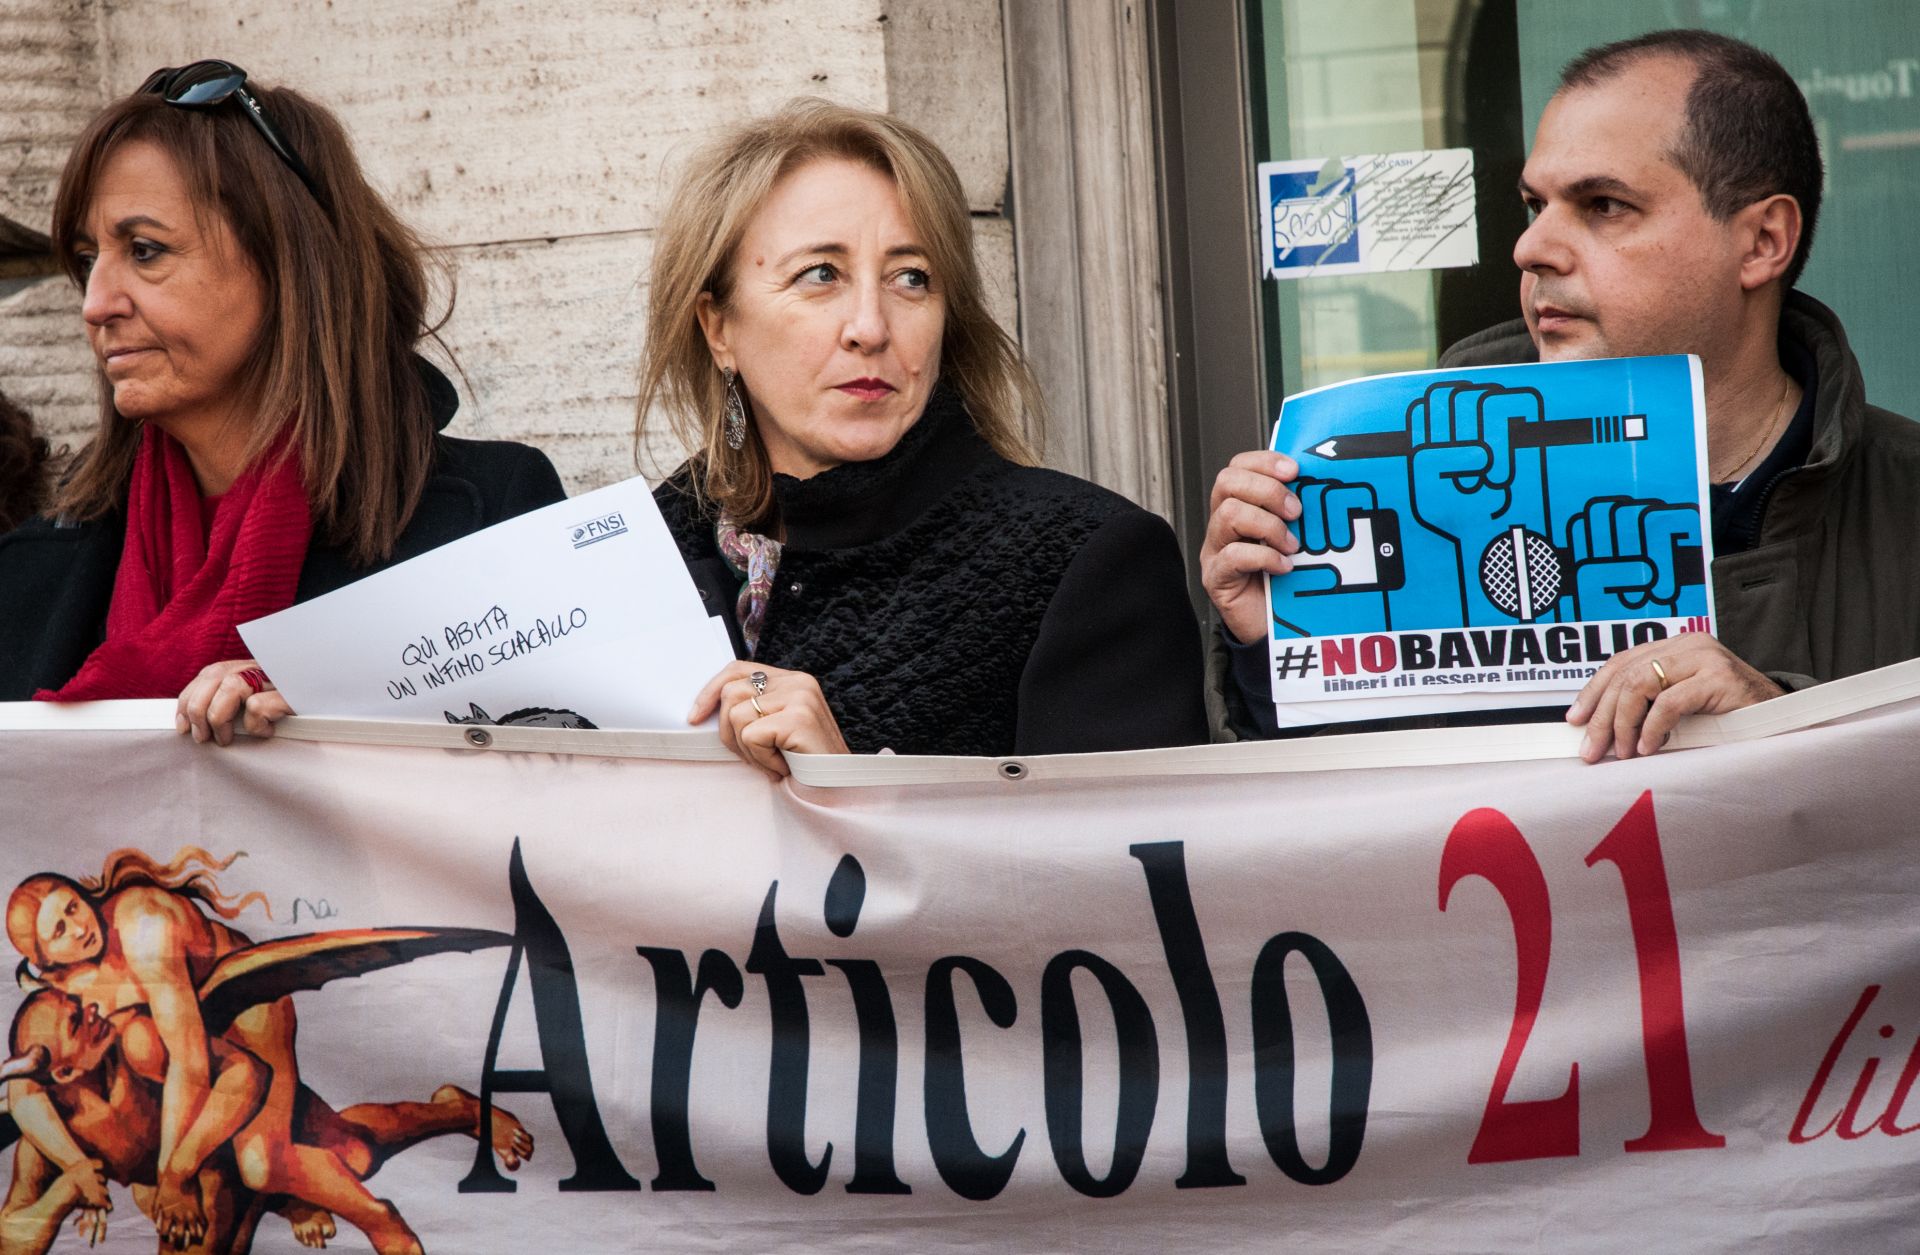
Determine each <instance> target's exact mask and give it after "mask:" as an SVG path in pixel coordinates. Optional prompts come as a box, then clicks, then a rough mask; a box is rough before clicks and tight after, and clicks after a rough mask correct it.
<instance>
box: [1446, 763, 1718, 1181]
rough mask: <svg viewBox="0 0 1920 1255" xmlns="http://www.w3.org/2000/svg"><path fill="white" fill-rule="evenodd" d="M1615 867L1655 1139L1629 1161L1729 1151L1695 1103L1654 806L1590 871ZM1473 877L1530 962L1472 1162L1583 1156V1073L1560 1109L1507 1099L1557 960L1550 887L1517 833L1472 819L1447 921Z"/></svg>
mask: <svg viewBox="0 0 1920 1255" xmlns="http://www.w3.org/2000/svg"><path fill="white" fill-rule="evenodd" d="M1596 863H1612V864H1613V865H1614V868H1615V870H1617V871H1618V872H1619V873H1620V882H1621V884H1622V885H1623V886H1624V887H1625V889H1626V892H1627V919H1628V923H1629V925H1630V926H1631V927H1632V930H1633V949H1634V956H1635V959H1636V960H1637V962H1638V965H1639V970H1640V1033H1641V1039H1642V1044H1643V1046H1644V1048H1645V1053H1646V1060H1647V1105H1648V1107H1649V1109H1650V1112H1651V1118H1650V1119H1649V1121H1648V1124H1647V1131H1646V1132H1645V1133H1643V1134H1641V1135H1640V1136H1639V1137H1636V1138H1634V1139H1633V1140H1632V1141H1630V1142H1628V1143H1627V1144H1626V1149H1627V1150H1629V1151H1649V1150H1695V1149H1704V1148H1712V1147H1717V1146H1725V1145H1726V1144H1727V1139H1726V1138H1724V1137H1721V1136H1719V1135H1718V1134H1715V1133H1709V1132H1708V1131H1707V1129H1706V1126H1704V1125H1703V1124H1701V1123H1700V1114H1699V1112H1698V1110H1697V1109H1696V1108H1695V1105H1694V1098H1693V1065H1692V1062H1691V1059H1690V1057H1689V1055H1688V1053H1687V1023H1686V1009H1685V1006H1684V1004H1683V1001H1682V998H1681V992H1680V939H1679V934H1678V932H1677V930H1676V929H1675V928H1674V923H1673V897H1672V894H1671V893H1670V892H1669V890H1668V887H1667V867H1666V863H1665V861H1664V860H1663V859H1662V858H1661V857H1660V830H1659V828H1658V827H1657V826H1656V825H1655V823H1654V818H1653V794H1652V793H1651V792H1649V793H1643V794H1641V795H1640V798H1639V800H1638V801H1636V802H1635V803H1634V804H1633V806H1632V808H1631V809H1629V810H1628V811H1627V813H1626V814H1625V815H1624V816H1622V817H1621V819H1620V822H1619V823H1617V824H1615V825H1614V826H1613V831H1612V832H1609V833H1608V834H1607V836H1606V839H1605V840H1604V841H1602V842H1601V843H1600V844H1599V845H1597V846H1595V847H1594V848H1593V852H1592V853H1591V854H1589V855H1587V866H1588V867H1592V866H1593V865H1594V864H1596ZM1469 876H1479V877H1481V878H1482V879H1484V880H1485V881H1487V883H1489V884H1491V885H1492V886H1493V887H1494V889H1495V890H1496V891H1497V892H1498V893H1499V894H1500V898H1501V900H1502V901H1503V902H1505V903H1506V907H1507V914H1508V915H1509V916H1510V917H1511V918H1512V920H1513V942H1514V951H1515V957H1516V959H1517V961H1518V979H1517V981H1516V987H1515V991H1514V1005H1513V1026H1512V1028H1511V1029H1510V1030H1509V1031H1508V1033H1507V1045H1506V1050H1505V1051H1504V1052H1503V1053H1502V1054H1501V1056H1500V1067H1499V1069H1498V1071H1496V1072H1495V1073H1494V1078H1493V1089H1492V1091H1491V1092H1490V1093H1489V1094H1488V1095H1487V1110H1486V1114H1485V1115H1484V1116H1482V1117H1481V1120H1480V1131H1479V1133H1478V1135H1476V1136H1475V1138H1474V1139H1473V1146H1472V1148H1471V1149H1470V1150H1469V1151H1468V1152H1467V1162H1468V1163H1502V1162H1506V1161H1510V1160H1515V1159H1546V1158H1551V1157H1554V1156H1559V1155H1577V1154H1579V1153H1580V1065H1579V1064H1578V1063H1575V1064H1574V1065H1572V1067H1571V1068H1570V1069H1569V1070H1568V1076H1567V1088H1566V1091H1565V1092H1564V1093H1562V1094H1560V1095H1559V1096H1558V1097H1556V1098H1544V1099H1538V1100H1535V1101H1532V1102H1508V1101H1507V1087H1508V1085H1510V1084H1511V1083H1512V1081H1513V1074H1514V1072H1515V1071H1516V1070H1517V1069H1518V1068H1519V1066H1520V1055H1521V1052H1522V1051H1524V1050H1525V1049H1526V1045H1527V1037H1528V1035H1529V1034H1530V1033H1531V1032H1532V1031H1533V1023H1534V1020H1535V1018H1536V1017H1538V1015H1539V1013H1540V999H1541V994H1542V992H1543V991H1544V990H1545V988H1546V983H1547V961H1548V956H1549V954H1550V952H1551V950H1552V948H1553V911H1552V906H1551V904H1550V902H1549V900H1548V897H1547V879H1546V876H1545V875H1544V874H1542V872H1541V870H1540V862H1539V860H1538V859H1537V858H1535V857H1534V854H1533V849H1532V847H1531V846H1529V845H1528V844H1527V839H1526V838H1525V837H1524V836H1522V835H1521V833H1520V830H1519V829H1518V828H1516V827H1514V824H1513V821H1512V820H1510V819H1508V818H1507V817H1506V816H1505V815H1503V814H1501V813H1500V812H1499V811H1496V810H1490V809H1484V808H1483V809H1481V810H1476V811H1470V812H1468V813H1467V814H1466V815H1464V816H1462V817H1461V819H1460V822H1459V823H1457V824H1455V825H1454V826H1453V831H1452V832H1451V833H1449V834H1448V836H1447V844H1446V848H1445V849H1444V850H1443V851H1442V852H1441V855H1440V909H1441V910H1443V911H1444V910H1446V909H1447V899H1448V898H1449V897H1450V896H1451V895H1452V892H1453V887H1454V886H1455V885H1457V884H1458V883H1460V881H1462V880H1464V879H1466V878H1467V877H1469Z"/></svg>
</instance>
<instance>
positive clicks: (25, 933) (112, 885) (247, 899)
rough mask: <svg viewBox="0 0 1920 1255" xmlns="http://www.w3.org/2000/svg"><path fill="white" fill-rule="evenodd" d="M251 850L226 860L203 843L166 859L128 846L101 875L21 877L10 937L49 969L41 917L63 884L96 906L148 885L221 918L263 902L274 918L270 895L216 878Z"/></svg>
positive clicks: (10, 909) (12, 903)
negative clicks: (224, 886) (233, 887)
mask: <svg viewBox="0 0 1920 1255" xmlns="http://www.w3.org/2000/svg"><path fill="white" fill-rule="evenodd" d="M245 854H246V851H245V850H241V851H239V852H238V853H235V854H231V855H229V856H228V857H226V858H224V859H216V858H215V857H214V856H213V855H211V854H209V853H207V852H206V851H205V850H203V849H201V848H200V847H199V846H192V845H190V846H186V847H184V848H183V849H181V850H180V851H179V852H178V853H177V854H175V855H174V856H173V858H172V859H171V860H169V861H168V862H165V863H162V862H159V861H157V860H156V859H155V858H154V857H153V856H152V855H150V854H148V853H146V852H145V851H144V850H135V849H123V850H115V851H114V852H113V853H111V854H109V855H107V860H106V864H105V866H104V867H102V868H101V870H100V874H99V875H98V876H82V877H80V878H79V879H78V880H75V879H72V878H71V877H67V876H62V875H59V874H58V873H55V872H43V873H41V874H40V875H38V876H29V877H27V878H26V879H25V880H23V881H21V882H20V884H19V885H18V887H16V888H15V889H14V891H13V895H12V896H11V897H10V898H8V900H7V939H8V940H10V941H11V942H13V948H14V949H15V950H18V951H19V952H20V953H21V954H23V955H25V956H26V958H27V960H28V961H29V962H31V963H32V964H33V965H34V966H35V967H40V968H45V967H46V966H47V960H46V954H45V953H44V952H43V951H42V949H41V947H40V937H39V933H38V931H37V929H36V928H35V922H36V921H37V920H38V918H39V914H40V904H41V903H42V902H45V901H46V899H47V895H48V894H50V893H52V892H53V891H54V890H55V889H61V888H65V889H71V890H73V891H74V892H75V893H77V894H79V895H80V896H81V897H82V898H85V899H86V900H87V902H88V903H89V904H90V905H92V906H93V907H94V908H95V909H96V910H97V909H99V906H100V904H101V903H103V902H105V901H106V900H107V899H108V898H110V897H112V896H113V895H114V894H116V893H118V892H120V890H122V889H131V888H135V887H142V888H150V889H163V890H165V891H167V892H168V893H176V894H179V895H180V896H181V897H183V898H190V899H192V900H193V901H195V902H201V903H204V904H205V905H206V907H207V909H208V910H209V911H211V912H213V913H214V914H215V915H218V916H219V917H220V918H221V919H226V920H231V919H234V918H236V917H238V916H239V914H240V913H241V912H242V911H244V910H246V909H247V908H248V907H249V906H259V907H261V908H262V909H264V910H265V911H266V913H267V918H268V919H272V918H273V909H272V907H271V906H269V905H268V902H267V896H266V895H265V894H263V893H258V892H255V893H247V894H243V895H242V896H240V897H238V898H234V897H230V896H229V895H227V894H225V893H222V892H221V890H220V884H219V882H218V881H217V880H216V879H215V878H214V876H215V873H217V872H223V871H225V870H227V868H229V867H231V866H233V864H234V860H236V859H239V858H242V857H244V856H245Z"/></svg>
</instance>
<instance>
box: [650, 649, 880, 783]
mask: <svg viewBox="0 0 1920 1255" xmlns="http://www.w3.org/2000/svg"><path fill="white" fill-rule="evenodd" d="M716 711H717V712H718V713H719V716H720V718H719V730H720V742H721V744H723V745H725V746H726V747H727V748H728V749H730V750H732V751H733V752H734V753H736V754H738V755H739V756H740V757H741V758H742V759H744V760H746V761H747V762H749V763H751V764H752V765H754V766H755V767H758V768H760V770H762V771H764V772H766V773H767V774H768V775H769V776H771V777H772V778H773V779H774V780H776V781H778V780H781V779H783V778H785V777H786V776H788V775H790V774H791V772H790V771H789V769H788V767H787V760H786V757H785V755H786V754H787V753H788V752H791V753H795V754H847V753H851V752H852V751H851V750H849V749H848V748H847V742H846V739H845V738H844V737H842V736H841V735H840V724H839V723H838V722H837V721H836V720H835V719H834V717H833V710H832V708H830V707H829V706H828V705H827V697H826V694H825V693H823V692H821V691H820V681H818V680H816V679H814V678H813V677H812V676H810V675H808V674H807V673H806V672H804V671H783V670H781V669H780V668H779V667H769V666H766V665H765V664H763V663H757V662H754V661H753V660H751V659H742V660H740V661H738V662H733V663H729V664H728V665H727V666H725V667H723V668H721V670H720V674H718V675H716V676H714V677H713V679H711V680H708V681H707V684H706V687H705V688H702V689H701V690H700V692H699V694H698V695H697V696H696V697H695V698H694V699H693V709H692V710H691V711H689V712H687V722H688V723H705V722H706V721H707V719H708V718H710V717H711V716H712V715H713V714H714V713H715V712H716Z"/></svg>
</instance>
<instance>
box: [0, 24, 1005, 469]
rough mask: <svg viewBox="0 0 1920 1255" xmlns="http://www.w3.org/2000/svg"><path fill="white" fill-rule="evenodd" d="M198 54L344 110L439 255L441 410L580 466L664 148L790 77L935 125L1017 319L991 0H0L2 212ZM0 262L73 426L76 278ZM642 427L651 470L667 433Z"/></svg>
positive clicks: (51, 426)
mask: <svg viewBox="0 0 1920 1255" xmlns="http://www.w3.org/2000/svg"><path fill="white" fill-rule="evenodd" d="M205 56H222V57H225V58H227V59H229V60H232V61H235V62H237V63H239V64H241V65H244V66H246V67H247V68H248V69H249V70H250V71H252V72H253V73H255V74H256V75H258V76H259V78H260V79H261V80H263V81H265V82H267V83H270V84H282V83H284V84H287V85H291V86H294V87H297V88H299V89H300V90H302V91H304V92H307V93H309V94H311V95H312V96H314V97H315V98H317V99H319V100H321V101H323V102H325V103H327V104H328V105H330V106H331V107H333V108H334V109H335V110H336V111H338V112H339V114H340V115H341V117H342V118H343V119H344V121H345V122H346V124H347V127H348V129H349V130H350V131H351V133H352V134H353V136H354V138H355V142H356V144H357V147H358V151H359V155H360V159H361V161H362V163H363V164H364V166H365V167H366V169H367V171H368V174H369V176H370V177H371V178H372V180H373V181H374V183H375V185H376V186H377V187H379V188H380V189H381V190H382V191H383V192H384V193H386V194H387V195H388V196H389V197H390V198H391V199H392V201H393V203H394V205H395V206H396V207H397V208H398V209H399V210H400V212H401V213H402V214H403V215H404V216H406V217H407V218H408V219H409V220H410V221H411V222H412V223H413V224H414V225H415V226H416V227H417V228H418V229H419V230H421V231H422V232H423V233H424V234H425V235H426V236H427V238H428V239H429V240H431V241H432V242H434V244H435V245H436V246H437V247H439V248H441V249H442V250H444V253H445V255H446V257H447V259H448V260H449V261H450V262H451V264H452V268H453V270H454V272H455V275H456V278H457V284H458V300H457V304H456V307H455V312H454V316H453V319H452V321H451V322H450V323H449V324H448V326H447V329H446V332H445V337H446V340H447V342H448V344H449V345H450V346H451V348H452V350H453V352H454V354H455V355H456V357H457V359H458V361H459V364H460V366H461V367H462V369H463V371H464V375H465V379H464V381H461V383H460V387H461V391H462V394H463V404H462V408H461V413H460V417H459V419H458V420H457V421H456V425H455V428H454V430H455V432H456V433H457V434H462V435H473V436H485V437H493V438H503V439H515V440H525V441H529V442H531V443H535V444H538V445H539V446H540V447H542V448H543V449H545V450H547V452H548V453H549V455H550V456H551V457H552V458H553V460H554V462H555V463H556V465H558V466H559V468H560V471H561V474H562V475H563V476H564V477H565V479H566V481H567V485H568V488H569V490H571V491H573V492H579V491H582V490H585V489H589V488H594V487H598V486H600V485H603V484H606V483H610V482H612V481H614V480H616V479H619V478H622V477H624V476H626V475H629V474H631V473H633V470H634V467H635V451H634V442H633V436H632V433H633V418H634V415H633V405H634V396H635V391H636V389H635V367H636V363H637V360H638V355H639V349H640V337H641V327H640V311H641V309H642V307H643V303H644V301H645V297H646V272H647V265H648V259H649V257H650V255H651V247H652V238H653V230H654V227H655V225H656V223H657V222H658V220H659V216H660V213H661V211H662V207H663V205H664V202H665V199H666V197H667V195H668V194H669V191H670V189H671V186H672V180H673V177H674V175H675V172H676V171H677V169H678V168H679V163H680V162H682V161H683V160H684V159H685V157H686V156H687V155H688V154H689V153H690V151H691V150H693V149H694V148H696V147H697V146H698V145H699V144H700V143H701V142H702V141H703V140H704V139H706V138H707V137H708V136H710V135H712V134H713V133H714V132H715V131H717V130H719V129H722V128H725V127H727V126H729V125H731V124H734V123H736V122H738V121H740V120H742V119H744V118H747V117H750V116H752V115H754V114H756V113H761V112H765V111H768V110H771V109H773V108H776V107H777V106H779V105H780V104H781V103H782V102H784V101H786V100H787V99H789V98H791V97H793V96H797V95H818V96H824V97H827V98H830V99H833V100H838V101H842V102H845V103H848V104H854V105H860V106H863V107H866V108H875V109H887V110H890V111H892V112H894V113H896V114H898V115H899V116H901V117H904V118H905V119H907V120H908V121H911V122H913V123H915V124H916V125H919V126H921V127H922V128H924V129H925V130H927V131H928V132H929V133H930V134H932V135H933V137H934V138H935V139H936V140H938V141H939V142H940V143H941V144H942V145H943V146H944V147H945V148H946V149H947V151H948V153H949V154H950V155H951V156H952V157H953V159H954V161H955V164H956V165H957V166H958V167H959V169H960V173H961V176H962V179H963V180H964V182H965V185H966V188H967V194H968V198H969V201H970V203H971V208H972V210H973V212H974V222H975V226H976V241H977V244H978V247H979V250H980V254H981V258H982V261H983V264H984V266H985V269H986V271H987V274H988V278H989V283H990V285H991V288H992V291H993V295H994V300H995V309H996V312H997V313H998V315H999V316H1000V317H1001V319H1002V320H1003V322H1005V323H1006V325H1007V326H1008V327H1009V329H1012V328H1013V326H1014V322H1015V290H1014V288H1015V285H1014V269H1013V247H1012V228H1011V225H1010V223H1009V222H1008V220H1007V218H1006V217H1005V216H1004V201H1005V195H1006V186H1007V165H1008V145H1007V113H1006V95H1005V80H1004V71H1003V53H1002V42H1001V28H1000V8H999V0H779V2H778V3H775V2H772V0H707V2H705V3H702V4H699V5H690V4H683V3H674V2H668V0H652V2H649V3H635V2H634V0H575V2H574V3H571V4H567V5H561V6H551V5H536V4H533V3H528V2H524V0H240V2H238V3H235V2H234V0H0V92H4V93H5V95H4V96H0V217H4V218H6V219H8V220H10V221H12V222H13V223H16V224H18V225H20V226H23V227H26V228H29V229H30V230H32V231H41V232H44V231H45V229H46V227H47V214H48V210H49V207H50V204H51V200H52V194H53V185H54V182H55V180H56V179H57V177H58V172H59V165H60V162H61V161H62V160H63V159H64V156H65V152H66V149H67V146H68V145H69V144H70V143H71V141H72V138H73V137H74V135H75V134H76V133H77V132H78V130H79V129H80V128H81V127H82V126H83V125H84V124H85V121H86V119H87V117H88V116H89V115H90V114H91V113H92V111H93V110H95V109H97V108H98V107H99V106H100V105H101V104H103V103H104V102H105V101H107V100H109V99H111V98H113V97H114V96H115V95H117V94H119V93H122V92H125V91H128V90H130V89H131V88H133V87H134V86H136V85H138V83H139V82H140V80H141V79H142V78H144V77H145V76H146V75H147V74H148V73H149V72H150V71H151V70H152V69H153V68H154V67H156V66H160V65H178V64H181V63H183V62H185V61H189V60H193V59H195V58H198V57H205ZM9 286H11V287H14V288H17V289H18V290H17V291H13V292H12V293H11V294H10V295H0V387H4V388H5V389H6V391H7V392H8V393H9V394H11V395H14V396H16V397H17V399H19V400H20V401H22V402H24V403H25V404H26V405H27V406H28V407H29V408H30V409H32V410H33V411H34V412H35V414H36V415H37V416H38V417H39V418H40V420H41V422H42V424H43V426H44V427H45V428H47V429H48V430H49V432H50V433H52V434H53V435H55V436H56V437H57V438H67V439H73V438H76V437H80V438H83V437H84V433H85V432H86V430H87V429H88V427H89V426H90V424H91V422H92V419H93V414H94V412H95V409H94V407H95V402H94V399H93V370H92V365H91V361H90V359H89V357H88V355H87V352H86V348H85V343H84V340H83V338H82V335H81V328H80V322H79V301H78V297H77V294H75V293H74V292H73V290H72V288H71V286H70V285H68V284H67V282H66V280H65V279H63V278H59V277H48V278H44V279H40V280H38V281H34V282H27V283H26V284H25V285H24V286H21V283H20V281H19V280H15V281H14V282H13V283H12V284H11V285H9ZM6 292H7V288H6V287H0V293H6ZM650 453H651V457H650V459H649V462H648V465H647V466H646V469H648V470H654V469H656V468H670V467H671V466H672V465H673V463H674V462H675V461H676V460H677V456H676V451H675V450H673V449H672V448H670V447H662V448H657V449H653V450H651V451H650Z"/></svg>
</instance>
